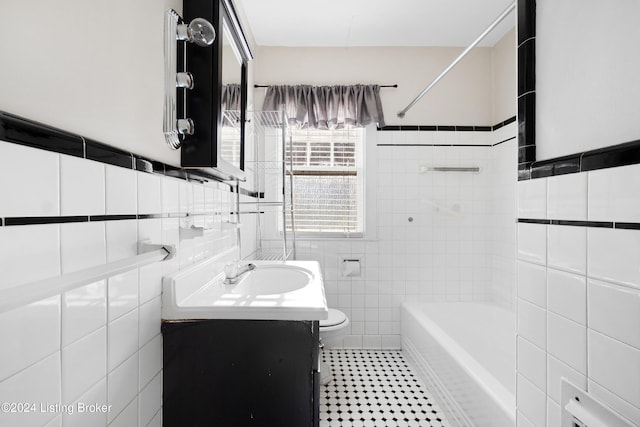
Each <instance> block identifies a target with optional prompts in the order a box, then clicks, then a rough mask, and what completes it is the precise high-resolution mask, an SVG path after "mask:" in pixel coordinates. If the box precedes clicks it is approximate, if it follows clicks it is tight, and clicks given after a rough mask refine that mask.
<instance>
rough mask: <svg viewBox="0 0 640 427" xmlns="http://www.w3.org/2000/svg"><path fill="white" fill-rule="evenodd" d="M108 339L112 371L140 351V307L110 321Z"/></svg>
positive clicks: (110, 368)
mask: <svg viewBox="0 0 640 427" xmlns="http://www.w3.org/2000/svg"><path fill="white" fill-rule="evenodd" d="M108 340H109V341H108V342H109V346H108V358H107V359H108V362H109V366H108V369H109V372H111V371H113V370H114V369H115V368H117V367H118V366H119V365H120V364H121V363H122V362H124V361H125V360H127V359H128V358H129V357H130V356H131V355H132V354H134V353H135V352H137V351H138V309H135V310H132V311H130V312H129V313H127V314H125V315H124V316H121V317H119V318H118V319H116V320H114V321H113V322H110V323H109V326H108ZM105 353H106V351H105Z"/></svg>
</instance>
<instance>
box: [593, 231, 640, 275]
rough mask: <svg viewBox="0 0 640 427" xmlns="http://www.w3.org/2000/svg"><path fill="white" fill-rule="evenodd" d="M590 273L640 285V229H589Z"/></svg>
mask: <svg viewBox="0 0 640 427" xmlns="http://www.w3.org/2000/svg"><path fill="white" fill-rule="evenodd" d="M587 240H588V246H587V247H588V252H587V265H588V266H589V270H588V276H589V277H592V278H595V279H602V280H607V281H611V282H618V283H622V284H626V285H630V286H635V287H638V288H640V269H638V260H640V230H621V229H609V228H589V230H588V231H587Z"/></svg>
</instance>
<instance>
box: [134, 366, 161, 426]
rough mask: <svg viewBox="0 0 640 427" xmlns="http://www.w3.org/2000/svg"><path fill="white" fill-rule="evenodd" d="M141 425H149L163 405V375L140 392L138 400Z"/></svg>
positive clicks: (158, 376) (156, 377)
mask: <svg viewBox="0 0 640 427" xmlns="http://www.w3.org/2000/svg"><path fill="white" fill-rule="evenodd" d="M138 403H139V412H138V413H139V415H138V421H139V423H140V425H147V423H149V422H150V421H151V420H152V419H153V417H154V416H155V415H156V413H157V412H158V411H159V410H160V406H161V404H162V375H156V376H155V377H154V378H153V380H152V381H151V382H150V383H149V384H148V385H147V386H146V387H145V388H144V389H143V390H142V391H141V392H140V396H139V398H138Z"/></svg>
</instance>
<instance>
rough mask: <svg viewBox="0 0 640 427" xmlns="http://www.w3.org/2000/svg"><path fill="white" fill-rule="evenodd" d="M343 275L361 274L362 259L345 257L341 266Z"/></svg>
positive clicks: (353, 275) (355, 275)
mask: <svg viewBox="0 0 640 427" xmlns="http://www.w3.org/2000/svg"><path fill="white" fill-rule="evenodd" d="M340 270H341V272H342V277H358V276H360V260H359V259H357V258H343V259H342V265H341V268H340Z"/></svg>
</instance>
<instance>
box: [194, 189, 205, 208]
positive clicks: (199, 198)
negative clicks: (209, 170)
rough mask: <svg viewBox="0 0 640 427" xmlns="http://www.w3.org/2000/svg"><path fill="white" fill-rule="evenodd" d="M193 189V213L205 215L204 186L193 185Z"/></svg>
mask: <svg viewBox="0 0 640 427" xmlns="http://www.w3.org/2000/svg"><path fill="white" fill-rule="evenodd" d="M191 187H192V188H193V212H194V213H204V212H205V210H204V185H201V184H191Z"/></svg>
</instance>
